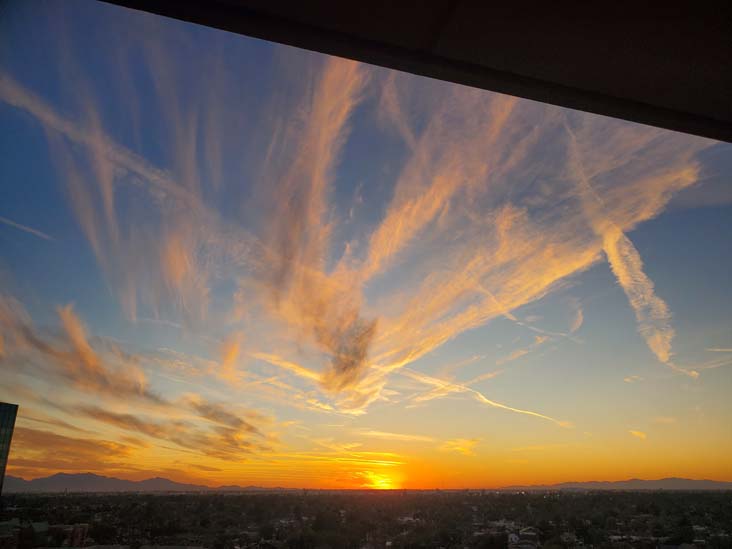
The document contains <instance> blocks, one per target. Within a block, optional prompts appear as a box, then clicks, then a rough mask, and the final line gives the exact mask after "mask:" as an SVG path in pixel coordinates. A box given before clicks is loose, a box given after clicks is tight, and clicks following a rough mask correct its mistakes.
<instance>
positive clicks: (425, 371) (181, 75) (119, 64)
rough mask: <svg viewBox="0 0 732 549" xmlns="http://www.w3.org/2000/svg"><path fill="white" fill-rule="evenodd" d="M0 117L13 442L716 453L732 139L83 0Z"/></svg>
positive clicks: (2, 345)
mask: <svg viewBox="0 0 732 549" xmlns="http://www.w3.org/2000/svg"><path fill="white" fill-rule="evenodd" d="M0 127H2V132H0V374H1V375H0V400H3V401H8V402H14V403H17V404H19V405H20V411H19V415H18V420H17V424H16V429H15V435H14V439H13V445H12V449H11V454H10V460H9V464H8V474H11V475H16V476H21V477H23V478H27V479H30V478H37V477H42V476H47V475H50V474H54V473H56V472H93V473H97V474H103V475H109V476H116V477H119V478H128V479H144V478H149V477H152V476H164V477H167V478H171V479H174V480H178V481H184V482H196V483H201V484H206V485H210V486H218V485H224V484H238V485H241V486H247V485H259V486H272V487H275V486H281V487H312V488H415V489H417V488H481V487H485V488H491V487H501V486H510V485H520V484H548V483H555V482H563V481H583V480H619V479H627V478H632V477H637V478H662V477H669V476H679V477H689V478H710V479H716V480H727V481H729V480H732V462H731V461H730V459H729V456H730V455H731V454H732V428H730V425H732V404H731V403H730V400H729V395H730V392H731V391H732V292H730V281H731V280H732V254H731V253H730V252H731V251H732V240H730V237H729V235H730V234H732V181H731V179H732V145H729V144H723V143H717V142H714V141H711V140H708V139H703V138H699V137H694V136H689V135H684V134H680V133H675V132H671V131H667V130H661V129H657V128H652V127H649V126H643V125H639V124H633V123H629V122H624V121H619V120H615V119H611V118H607V117H602V116H597V115H591V114H586V113H582V112H579V111H573V110H568V109H563V108H559V107H554V106H549V105H544V104H541V103H537V102H533V101H529V100H524V99H519V98H515V97H511V96H507V95H501V94H496V93H491V92H488V91H484V90H477V89H472V88H468V87H464V86H459V85H456V84H451V83H447V82H440V81H436V80H432V79H428V78H423V77H418V76H414V75H409V74H406V73H401V72H397V71H392V70H387V69H384V68H379V67H375V66H370V65H367V64H360V63H357V62H354V61H349V60H345V59H340V58H336V57H329V56H325V55H322V54H318V53H313V52H308V51H305V50H300V49H297V48H292V47H286V46H282V45H277V44H273V43H268V42H266V41H261V40H255V39H251V38H247V37H243V36H239V35H235V34H229V33H225V32H221V31H218V30H214V29H209V28H205V27H199V26H195V25H191V24H187V23H183V22H179V21H174V20H169V19H165V18H161V17H158V16H153V15H149V14H144V13H140V12H135V11H131V10H127V9H124V8H120V7H117V6H111V5H107V4H104V3H101V2H92V1H86V0H83V1H82V0H71V1H68V2H51V1H40V0H33V1H30V2H20V1H15V2H7V3H4V4H3V7H2V11H0Z"/></svg>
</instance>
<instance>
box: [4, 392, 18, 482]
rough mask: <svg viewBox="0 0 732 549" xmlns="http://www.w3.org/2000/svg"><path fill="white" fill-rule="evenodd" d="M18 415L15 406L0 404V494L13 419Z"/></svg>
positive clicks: (13, 423) (13, 426)
mask: <svg viewBox="0 0 732 549" xmlns="http://www.w3.org/2000/svg"><path fill="white" fill-rule="evenodd" d="M17 415H18V405H17V404H7V403H5V402H0V494H2V493H3V480H4V479H5V467H6V466H7V464H8V454H9V453H10V441H11V440H12V438H13V429H14V428H15V417H16V416H17Z"/></svg>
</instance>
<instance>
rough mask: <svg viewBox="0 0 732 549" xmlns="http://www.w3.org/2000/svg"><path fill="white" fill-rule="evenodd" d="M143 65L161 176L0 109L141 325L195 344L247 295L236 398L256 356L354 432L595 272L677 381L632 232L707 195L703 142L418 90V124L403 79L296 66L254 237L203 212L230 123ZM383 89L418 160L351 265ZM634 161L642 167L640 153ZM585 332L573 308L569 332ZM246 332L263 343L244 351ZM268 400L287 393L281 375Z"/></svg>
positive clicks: (334, 64)
mask: <svg viewBox="0 0 732 549" xmlns="http://www.w3.org/2000/svg"><path fill="white" fill-rule="evenodd" d="M145 59H146V62H148V63H149V64H150V66H151V67H153V68H154V69H155V70H154V71H153V72H154V78H155V93H157V94H161V95H165V97H171V98H172V100H171V102H170V103H169V104H166V107H165V108H166V113H167V114H166V115H165V120H166V121H167V122H166V124H167V126H166V128H167V130H169V133H170V134H171V136H172V139H171V141H170V143H171V145H170V146H171V151H170V157H171V158H172V162H171V163H170V166H169V167H168V168H166V169H161V168H159V167H157V166H155V165H153V164H152V163H151V162H149V161H148V160H146V159H145V158H144V157H143V156H142V155H139V154H136V153H133V152H132V151H131V150H129V149H128V148H126V147H125V146H123V145H121V144H120V143H119V142H118V141H116V140H115V139H113V137H112V136H111V135H110V134H109V133H105V131H104V129H105V126H104V123H103V122H104V121H103V119H102V118H101V117H99V116H97V115H96V114H95V113H91V114H89V115H88V116H87V117H86V118H85V119H84V120H87V121H88V122H85V123H79V122H75V121H72V120H71V119H69V118H66V117H64V116H62V115H61V114H59V113H58V112H56V111H55V110H54V109H53V108H52V107H51V106H50V105H48V104H47V103H46V102H44V101H43V100H42V99H40V98H39V97H37V96H36V95H34V94H33V93H32V92H30V91H29V90H26V89H25V88H23V86H21V85H20V84H19V83H18V82H16V81H14V80H13V79H12V78H11V77H10V76H9V75H7V74H4V73H3V74H1V75H0V98H2V99H3V100H4V101H5V102H7V103H9V104H11V105H13V106H15V107H17V108H19V109H22V110H25V111H27V112H29V113H31V114H32V115H33V116H34V117H36V118H37V119H38V120H39V121H40V122H41V123H42V124H43V125H44V127H45V128H46V129H47V130H48V131H49V133H50V134H53V135H55V136H56V138H51V141H52V142H53V141H54V140H55V141H56V145H54V147H55V148H56V149H57V150H58V151H60V152H58V154H57V156H58V157H59V158H60V163H61V165H63V166H65V167H64V170H63V171H64V173H66V174H67V175H68V180H69V181H68V185H69V194H70V200H71V203H72V206H73V207H74V209H75V211H76V213H77V218H78V219H79V222H80V224H81V226H82V228H83V229H84V230H85V233H86V234H87V238H88V240H89V242H90V245H91V246H92V248H93V249H94V250H95V251H96V253H97V256H98V259H99V263H100V266H101V267H102V268H103V270H105V272H107V273H108V277H109V279H110V280H111V281H112V285H113V286H114V287H115V288H116V289H117V290H118V292H119V295H120V301H121V303H123V305H124V307H125V309H126V310H127V311H128V314H129V315H130V316H131V317H132V318H134V317H136V316H137V312H136V311H137V306H138V304H139V303H146V304H149V305H150V306H151V307H152V309H153V313H154V315H155V314H157V313H158V312H159V311H160V310H161V308H164V307H165V304H166V303H167V304H168V306H169V307H171V308H172V310H173V311H174V312H176V315H179V316H182V317H183V319H184V320H185V319H187V320H185V322H184V324H187V325H193V323H194V322H196V321H198V322H200V321H201V320H202V319H205V318H207V315H208V310H209V306H210V303H211V296H212V291H213V288H214V287H215V286H216V284H217V282H218V281H224V280H226V281H229V282H231V281H232V280H233V281H234V284H233V285H234V286H235V287H236V290H235V293H234V295H233V296H232V298H233V299H232V300H231V301H232V303H233V309H234V310H230V311H226V315H225V316H226V319H227V322H232V321H234V322H240V325H239V326H237V330H239V331H238V332H237V333H238V334H240V335H238V336H237V337H236V338H235V339H236V341H234V340H227V341H225V342H224V345H223V347H222V349H221V368H220V374H221V375H223V376H225V377H226V378H227V379H230V380H237V382H244V381H245V380H244V379H243V378H242V376H241V373H240V369H241V368H243V367H244V364H245V363H246V362H247V361H248V359H249V358H254V359H255V360H263V361H265V362H267V363H268V364H270V365H274V366H276V367H277V368H279V369H280V370H282V371H287V372H289V373H291V374H294V375H295V376H296V377H298V378H300V379H301V380H302V381H304V382H305V383H309V384H314V385H316V387H315V388H314V389H313V391H314V392H313V393H312V394H311V395H305V394H304V393H299V394H298V397H296V398H293V399H292V401H293V403H298V404H297V405H302V406H308V407H312V408H317V409H321V410H323V411H339V412H345V413H353V414H361V413H364V411H365V410H366V409H367V408H368V407H369V406H371V405H372V404H373V403H375V402H379V401H382V400H387V399H388V398H389V390H388V388H387V386H388V384H389V380H390V375H391V373H392V372H395V371H397V370H400V369H403V368H404V367H406V366H410V365H413V364H414V363H415V362H416V361H418V360H419V359H420V358H422V357H424V356H426V355H427V354H429V353H431V352H433V351H434V350H436V349H438V348H439V347H441V346H442V345H444V344H445V343H446V342H448V341H451V340H452V339H454V338H456V337H458V336H459V335H460V334H462V333H464V332H466V331H468V330H471V329H474V328H476V327H479V326H483V325H485V324H486V323H488V322H490V321H491V320H493V319H495V318H497V317H500V316H505V317H507V318H513V319H514V320H515V321H516V322H521V323H522V324H523V325H526V326H527V327H528V328H529V329H532V330H533V331H536V332H537V333H540V337H545V336H550V337H551V336H552V334H551V333H549V332H546V331H544V330H540V329H538V328H536V327H533V326H531V325H529V324H527V323H525V322H523V321H520V320H519V319H517V318H516V316H515V315H514V314H513V313H512V312H511V311H515V310H516V309H518V308H519V307H522V306H524V305H527V304H529V303H533V302H536V301H537V300H539V299H541V298H542V297H544V296H546V295H547V294H549V293H551V292H552V291H555V290H556V289H557V288H559V287H562V286H563V285H566V284H567V283H568V281H569V280H570V279H571V278H572V277H573V276H576V275H577V274H579V273H581V272H583V271H584V270H586V269H588V268H589V267H591V266H592V265H594V264H595V263H597V262H598V261H600V260H602V258H603V256H604V257H605V258H607V259H608V261H609V262H610V264H611V268H612V269H613V272H614V273H615V275H616V278H617V279H618V281H619V283H620V284H621V286H622V287H623V289H624V291H625V292H626V294H627V295H628V298H629V302H630V304H631V307H632V308H633V309H634V311H635V313H636V317H637V319H638V326H639V331H640V333H641V335H642V337H643V338H644V339H645V341H646V343H647V345H648V346H649V349H651V350H652V352H653V353H654V354H655V356H657V357H658V358H659V360H661V361H662V362H665V363H666V364H668V365H669V366H671V367H674V368H677V369H679V370H683V369H681V368H678V367H677V366H675V364H674V362H673V361H672V359H671V358H672V351H671V340H672V338H673V328H672V327H671V324H670V313H669V311H668V307H667V306H666V304H665V302H664V301H662V300H661V299H660V298H659V297H658V296H656V294H655V291H654V288H653V285H652V282H651V281H650V279H649V278H648V277H647V275H645V273H644V271H643V267H642V261H641V259H640V254H638V252H637V250H636V249H635V247H634V246H633V245H632V243H631V242H630V240H629V239H628V237H627V236H626V232H628V231H630V230H632V229H633V228H634V227H636V226H637V225H638V224H639V223H642V222H643V221H645V220H648V219H651V218H653V217H655V216H656V215H658V214H659V213H660V212H661V211H663V208H664V206H665V204H666V203H667V202H668V200H669V199H670V198H671V197H672V196H673V194H674V193H675V192H677V191H679V190H681V189H683V188H686V187H689V186H691V185H693V184H694V183H695V181H696V179H697V167H696V164H695V159H694V155H695V154H696V153H697V152H698V151H699V150H701V149H702V148H704V147H705V146H707V145H708V143H707V142H706V141H705V140H694V139H690V138H686V139H678V138H677V136H674V135H671V134H663V133H661V132H660V131H657V130H653V129H650V128H645V127H640V126H630V125H627V124H624V123H621V122H617V121H609V120H607V119H600V118H593V117H591V116H589V115H582V114H579V113H574V114H572V115H571V116H568V115H565V114H563V112H562V111H561V110H560V109H556V108H552V107H547V106H543V105H539V104H532V103H528V102H521V101H519V100H517V99H515V98H509V97H505V96H500V95H496V94H488V93H485V92H482V91H479V90H471V89H468V88H462V87H454V88H450V89H447V88H443V87H441V86H440V85H439V84H424V86H425V89H424V90H423V97H424V101H423V102H421V103H420V105H419V106H420V108H426V110H425V112H415V108H414V106H413V105H407V104H406V101H405V98H406V97H407V95H406V93H407V92H408V90H409V87H410V86H411V85H413V81H412V80H411V77H408V76H405V75H398V74H395V73H385V72H383V71H382V72H379V71H378V70H376V69H373V68H370V67H367V66H364V65H359V64H358V63H353V62H350V61H344V60H338V59H327V60H324V61H322V62H317V63H315V62H313V63H307V64H306V65H305V69H304V72H303V74H304V75H305V76H304V77H303V78H301V79H300V81H299V82H298V83H297V86H298V90H300V91H301V92H302V93H298V94H293V96H292V97H289V96H288V97H287V98H286V100H283V101H281V102H279V103H278V102H277V101H275V102H274V103H276V104H277V106H278V108H280V107H282V108H280V110H279V111H278V112H276V113H274V115H273V116H272V121H268V124H269V126H268V127H267V130H268V131H266V132H265V133H266V134H267V135H271V136H272V137H271V140H270V141H269V142H268V143H267V146H266V147H265V149H266V150H265V154H263V156H262V161H261V163H260V170H259V172H258V174H257V175H258V180H257V184H256V188H257V190H256V193H255V195H256V197H257V206H259V207H265V209H266V210H267V211H273V212H276V215H272V216H268V217H267V218H266V219H263V220H261V222H259V223H250V224H244V223H242V222H240V220H238V219H236V218H233V219H232V218H230V217H229V218H224V216H222V215H221V212H220V211H219V210H220V209H219V208H218V207H217V206H218V204H217V203H216V201H215V200H212V198H211V197H215V198H218V197H222V196H225V194H224V191H226V190H229V191H230V190H231V188H228V189H227V187H226V185H225V184H224V183H222V182H221V181H219V179H220V177H221V176H222V173H223V172H222V171H221V170H220V169H219V168H220V161H221V158H220V155H221V152H222V150H221V144H220V143H219V142H216V141H215V138H213V137H212V134H215V133H216V131H215V130H216V129H217V126H216V124H219V123H221V120H222V117H220V116H219V115H218V114H216V115H214V114H213V113H209V112H208V111H207V108H204V107H203V106H200V105H198V106H200V108H201V112H204V113H206V114H205V115H204V116H206V117H208V118H207V122H206V125H205V127H206V131H205V132H203V135H201V134H200V132H199V130H201V129H202V128H203V126H201V123H200V120H198V119H197V118H195V117H186V116H185V115H184V113H185V112H187V109H189V108H191V107H192V105H187V104H185V102H184V101H183V99H182V98H180V97H179V95H178V93H177V91H176V74H177V73H176V69H175V66H174V64H171V62H170V60H167V59H166V53H165V52H164V51H163V50H161V49H160V47H159V45H158V46H155V47H153V48H152V49H151V51H150V52H148V53H147V54H146V57H145ZM374 91H377V92H378V93H379V97H380V101H379V102H377V104H376V108H377V109H378V112H377V113H376V114H377V116H378V117H379V118H380V119H381V120H382V121H384V122H386V124H387V125H388V124H392V125H393V126H394V127H395V128H396V129H397V132H396V133H397V134H398V135H399V136H401V138H402V139H403V141H404V143H405V145H406V152H405V154H404V158H403V159H402V160H403V161H402V163H401V166H400V168H399V170H398V171H397V175H396V177H395V179H394V181H393V192H392V193H391V196H390V197H389V198H388V200H387V203H386V206H385V208H384V209H383V215H382V216H381V217H379V218H377V219H376V220H375V221H373V222H372V223H371V224H370V225H369V226H367V227H363V238H362V239H361V242H360V244H358V245H349V246H346V252H345V253H342V252H341V251H340V250H341V249H342V248H339V247H338V246H336V245H335V243H334V239H333V234H334V230H335V229H336V227H337V225H338V221H339V217H338V215H337V214H336V213H335V212H334V208H335V205H334V203H333V200H332V198H333V189H334V186H335V185H336V183H337V182H336V168H337V166H338V162H339V161H340V159H341V157H342V155H343V149H344V146H345V144H346V141H347V139H348V137H349V134H350V132H351V126H352V119H353V117H354V113H355V112H356V111H357V110H358V109H360V108H361V107H362V106H363V105H364V104H365V101H364V98H365V97H366V96H367V95H368V94H369V93H373V92H374ZM219 106H220V105H219ZM217 108H218V107H217ZM191 112H197V111H196V109H193V110H192V111H191ZM219 114H220V113H219ZM427 115H429V116H427ZM209 138H211V139H213V140H212V141H211V143H209V142H208V139H209ZM199 140H202V141H204V142H206V147H204V149H205V150H207V151H209V152H210V153H211V154H204V159H203V160H202V161H201V162H198V161H196V160H195V155H192V154H190V153H191V151H193V150H196V149H197V148H198V145H200V142H199ZM68 142H71V143H74V144H75V145H77V146H81V148H82V149H83V151H84V153H83V154H81V155H80V154H79V152H78V151H76V150H72V149H70V148H69V147H68V146H67V145H68ZM578 143H580V144H578ZM207 147H208V148H207ZM641 147H643V148H645V150H647V151H649V154H648V158H650V159H651V160H649V161H646V160H643V159H639V158H638V157H637V156H634V154H633V153H634V151H636V150H638V149H639V148H641ZM77 148H78V147H77ZM659 159H662V160H659ZM217 165H218V166H219V168H215V166H217ZM214 168H215V169H214ZM92 176H93V177H92ZM213 181H216V182H215V183H213ZM131 186H140V187H141V188H144V189H145V192H146V193H147V199H146V201H145V203H144V204H143V205H142V207H141V208H140V211H143V210H144V211H146V212H149V211H151V210H152V211H154V212H156V214H157V217H156V219H155V221H154V223H152V224H151V223H150V221H149V220H143V221H144V222H142V223H135V221H138V220H137V219H136V218H135V216H134V215H132V216H129V217H130V219H121V218H119V216H118V215H117V208H116V206H115V204H116V202H115V200H116V196H117V195H118V193H120V192H122V191H123V189H125V188H128V187H131ZM574 206H579V208H576V207H574ZM245 225H246V226H245ZM194 228H195V230H194ZM148 229H149V231H150V232H149V233H146V232H145V231H147V230H148ZM588 229H589V230H588ZM151 234H155V235H157V236H158V237H159V238H149V236H150V235H151ZM456 235H459V238H456ZM151 243H152V244H151ZM435 250H440V253H439V254H435V253H434V251H435ZM397 267H398V268H397ZM425 275H426V276H425ZM230 286H231V285H230ZM230 286H229V287H230ZM375 288H380V289H381V291H375V290H374V289H375ZM384 289H386V290H384ZM253 319H256V322H253ZM583 319H584V315H583V312H582V309H581V307H579V306H578V307H577V308H576V309H575V312H574V316H573V318H572V319H571V321H570V324H569V334H572V333H574V332H575V331H576V330H578V329H579V327H580V326H581V325H582V322H583ZM211 320H213V321H214V322H221V318H214V319H208V321H211ZM255 323H256V324H257V325H258V326H261V328H254V331H255V333H253V334H250V333H247V329H249V328H250V327H251V326H252V325H253V324H255ZM245 327H246V328H245ZM262 334H264V337H258V336H260V335H262ZM555 335H564V336H566V335H567V334H555ZM245 340H246V342H247V349H246V352H245V353H244V352H242V349H243V347H242V342H243V341H245ZM542 341H543V340H542ZM283 342H287V344H286V345H283ZM293 342H295V344H292V343H293ZM250 345H251V347H250ZM515 352H516V353H519V352H521V351H515ZM517 356H518V355H516V356H515V357H514V358H517ZM507 358H510V357H507ZM683 371H684V372H686V373H689V374H690V375H693V373H691V372H687V371H686V370H683ZM250 381H253V377H252V378H251V379H250ZM256 383H259V384H260V385H261V386H263V385H265V384H266V385H269V386H270V389H268V390H272V391H277V390H286V389H285V388H284V385H283V384H284V381H283V380H282V379H279V377H278V376H270V377H262V378H258V379H257V380H256ZM276 386H277V387H276ZM441 390H444V388H443V389H441ZM475 398H476V399H477V398H478V397H477V396H476V397H475ZM486 400H489V399H486ZM489 402H492V401H490V400H489ZM508 408H510V407H508ZM538 416H541V414H538ZM542 417H543V416H542ZM546 417H548V416H546Z"/></svg>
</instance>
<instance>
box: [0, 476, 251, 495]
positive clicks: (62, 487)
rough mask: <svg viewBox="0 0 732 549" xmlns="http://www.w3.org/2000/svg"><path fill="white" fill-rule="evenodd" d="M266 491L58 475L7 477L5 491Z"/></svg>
mask: <svg viewBox="0 0 732 549" xmlns="http://www.w3.org/2000/svg"><path fill="white" fill-rule="evenodd" d="M252 490H266V488H260V487H258V486H218V487H215V488H211V487H209V486H202V485H199V484H185V483H181V482H175V481H173V480H170V479H167V478H161V477H155V478H149V479H147V480H124V479H120V478H114V477H105V476H102V475H95V474H94V473H76V474H68V473H56V474H55V475H51V476H50V477H42V478H37V479H33V480H25V479H22V478H19V477H14V476H11V475H7V476H6V477H5V485H4V486H3V492H6V493H10V492H67V491H68V492H212V491H217V492H223V491H229V492H239V491H252Z"/></svg>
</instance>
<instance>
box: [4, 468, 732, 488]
mask: <svg viewBox="0 0 732 549" xmlns="http://www.w3.org/2000/svg"><path fill="white" fill-rule="evenodd" d="M268 490H283V488H262V487H259V486H236V485H233V486H218V487H210V486H203V485H199V484H185V483H181V482H175V481H173V480H170V479H167V478H160V477H155V478H150V479H147V480H124V479H119V478H114V477H105V476H101V475H95V474H93V473H78V474H68V473H57V474H55V475H51V476H50V477H43V478H37V479H33V480H24V479H22V478H19V477H14V476H10V475H8V476H6V477H5V485H4V487H3V492H5V493H11V492H15V493H17V492H25V493H41V492H67V491H68V492H242V491H268ZM501 490H505V491H572V490H628V491H635V490H732V482H719V481H714V480H693V479H686V478H663V479H658V480H642V479H630V480H621V481H612V482H608V481H596V482H563V483H561V484H543V485H534V486H507V487H505V488H501Z"/></svg>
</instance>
